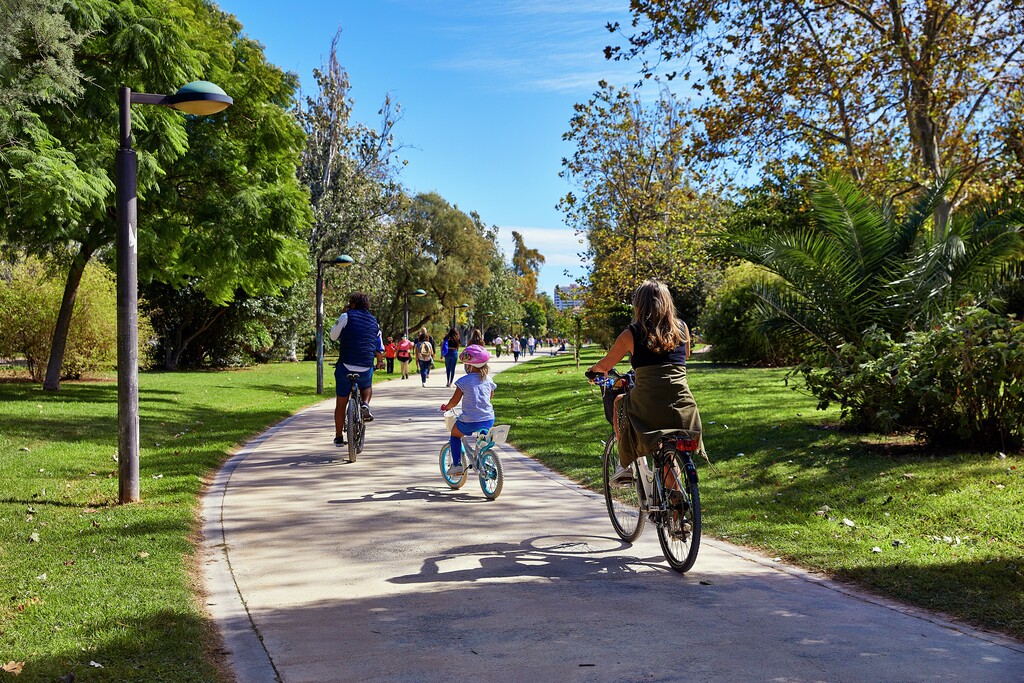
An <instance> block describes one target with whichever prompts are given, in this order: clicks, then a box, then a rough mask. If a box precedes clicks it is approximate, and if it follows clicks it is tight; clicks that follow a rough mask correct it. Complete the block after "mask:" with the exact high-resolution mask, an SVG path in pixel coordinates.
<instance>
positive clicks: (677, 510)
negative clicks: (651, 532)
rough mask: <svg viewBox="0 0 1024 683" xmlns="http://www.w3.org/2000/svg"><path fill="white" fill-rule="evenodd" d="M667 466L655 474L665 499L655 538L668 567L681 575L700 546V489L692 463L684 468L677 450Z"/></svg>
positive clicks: (695, 555)
mask: <svg viewBox="0 0 1024 683" xmlns="http://www.w3.org/2000/svg"><path fill="white" fill-rule="evenodd" d="M667 465H668V467H666V465H665V464H663V465H662V466H661V467H659V468H658V471H657V472H656V473H655V476H656V477H658V479H660V480H661V484H662V486H663V490H664V491H665V495H666V497H667V498H668V505H667V508H668V509H667V510H665V511H664V512H663V517H662V519H661V520H660V521H659V523H658V541H659V542H660V543H661V550H662V552H663V553H665V559H666V560H667V561H668V564H669V566H670V567H672V569H675V570H676V571H677V572H679V573H680V574H682V573H683V572H685V571H687V570H688V569H690V567H692V566H693V563H694V562H695V561H696V560H697V551H698V550H699V549H700V492H699V491H698V490H697V473H696V470H693V465H692V463H691V464H690V466H689V467H687V465H686V463H685V462H684V460H683V458H682V457H681V456H680V455H679V453H673V455H672V456H671V458H670V459H669V460H668V462H667ZM666 469H667V471H668V472H669V474H668V475H667V476H666ZM691 470H692V471H691ZM676 481H678V482H679V483H680V484H681V485H682V486H681V488H680V487H679V486H677V485H676Z"/></svg>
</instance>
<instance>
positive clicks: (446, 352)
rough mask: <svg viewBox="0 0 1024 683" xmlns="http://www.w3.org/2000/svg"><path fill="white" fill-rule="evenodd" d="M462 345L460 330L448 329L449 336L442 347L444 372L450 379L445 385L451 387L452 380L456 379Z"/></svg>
mask: <svg viewBox="0 0 1024 683" xmlns="http://www.w3.org/2000/svg"><path fill="white" fill-rule="evenodd" d="M461 345H462V339H461V338H460V337H459V331H458V330H457V329H455V328H454V327H453V328H451V329H450V330H448V336H446V337H445V338H444V346H442V347H441V355H443V356H444V372H445V377H446V379H447V380H448V383H447V384H446V385H445V386H446V387H448V388H449V389H450V388H451V386H452V382H454V381H455V366H456V365H457V364H458V362H459V347H460V346H461Z"/></svg>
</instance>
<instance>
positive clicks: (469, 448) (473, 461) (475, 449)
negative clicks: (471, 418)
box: [438, 410, 510, 500]
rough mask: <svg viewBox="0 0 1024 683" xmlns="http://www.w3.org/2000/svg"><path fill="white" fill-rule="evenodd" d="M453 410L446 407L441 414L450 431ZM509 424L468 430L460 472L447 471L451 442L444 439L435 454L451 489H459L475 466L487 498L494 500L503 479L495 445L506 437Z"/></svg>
mask: <svg viewBox="0 0 1024 683" xmlns="http://www.w3.org/2000/svg"><path fill="white" fill-rule="evenodd" d="M455 417H456V416H455V411H454V410H449V411H446V412H445V414H444V423H445V425H446V426H447V427H448V432H449V433H451V430H452V427H453V426H454V425H455ZM509 428H510V427H509V425H494V426H493V427H491V428H490V429H489V430H487V431H486V432H485V431H483V430H480V431H479V432H476V433H474V434H467V435H466V436H464V437H462V463H463V464H464V465H465V466H466V468H465V469H464V470H463V471H462V474H460V475H456V476H449V475H448V468H450V467H451V466H452V464H453V462H452V446H451V444H450V443H447V442H446V443H445V445H444V446H442V447H441V453H440V455H439V456H438V464H439V465H440V466H441V476H442V477H444V480H445V482H446V483H447V484H448V486H450V487H451V488H452V489H461V488H462V487H463V485H464V484H465V483H466V479H467V478H468V477H469V470H471V469H473V470H476V473H477V476H479V477H480V488H481V490H483V492H484V495H485V496H486V497H487V498H488V500H494V499H495V498H497V497H498V495H499V494H501V487H502V484H504V481H505V475H504V471H503V470H502V467H501V460H500V459H499V458H498V452H497V451H496V450H494V447H495V446H500V445H501V444H503V443H505V439H506V438H507V437H508V430H509Z"/></svg>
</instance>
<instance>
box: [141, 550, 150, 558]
mask: <svg viewBox="0 0 1024 683" xmlns="http://www.w3.org/2000/svg"><path fill="white" fill-rule="evenodd" d="M139 557H141V558H142V559H146V558H147V557H149V553H147V552H146V551H145V550H143V551H142V552H141V553H139Z"/></svg>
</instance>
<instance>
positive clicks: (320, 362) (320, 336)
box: [316, 254, 356, 394]
mask: <svg viewBox="0 0 1024 683" xmlns="http://www.w3.org/2000/svg"><path fill="white" fill-rule="evenodd" d="M355 262H356V261H355V259H354V258H352V257H351V256H349V255H348V254H342V255H341V256H337V257H335V258H332V259H320V258H318V259H317V261H316V393H318V394H322V393H324V266H342V267H345V266H351V265H352V264H353V263H355Z"/></svg>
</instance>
